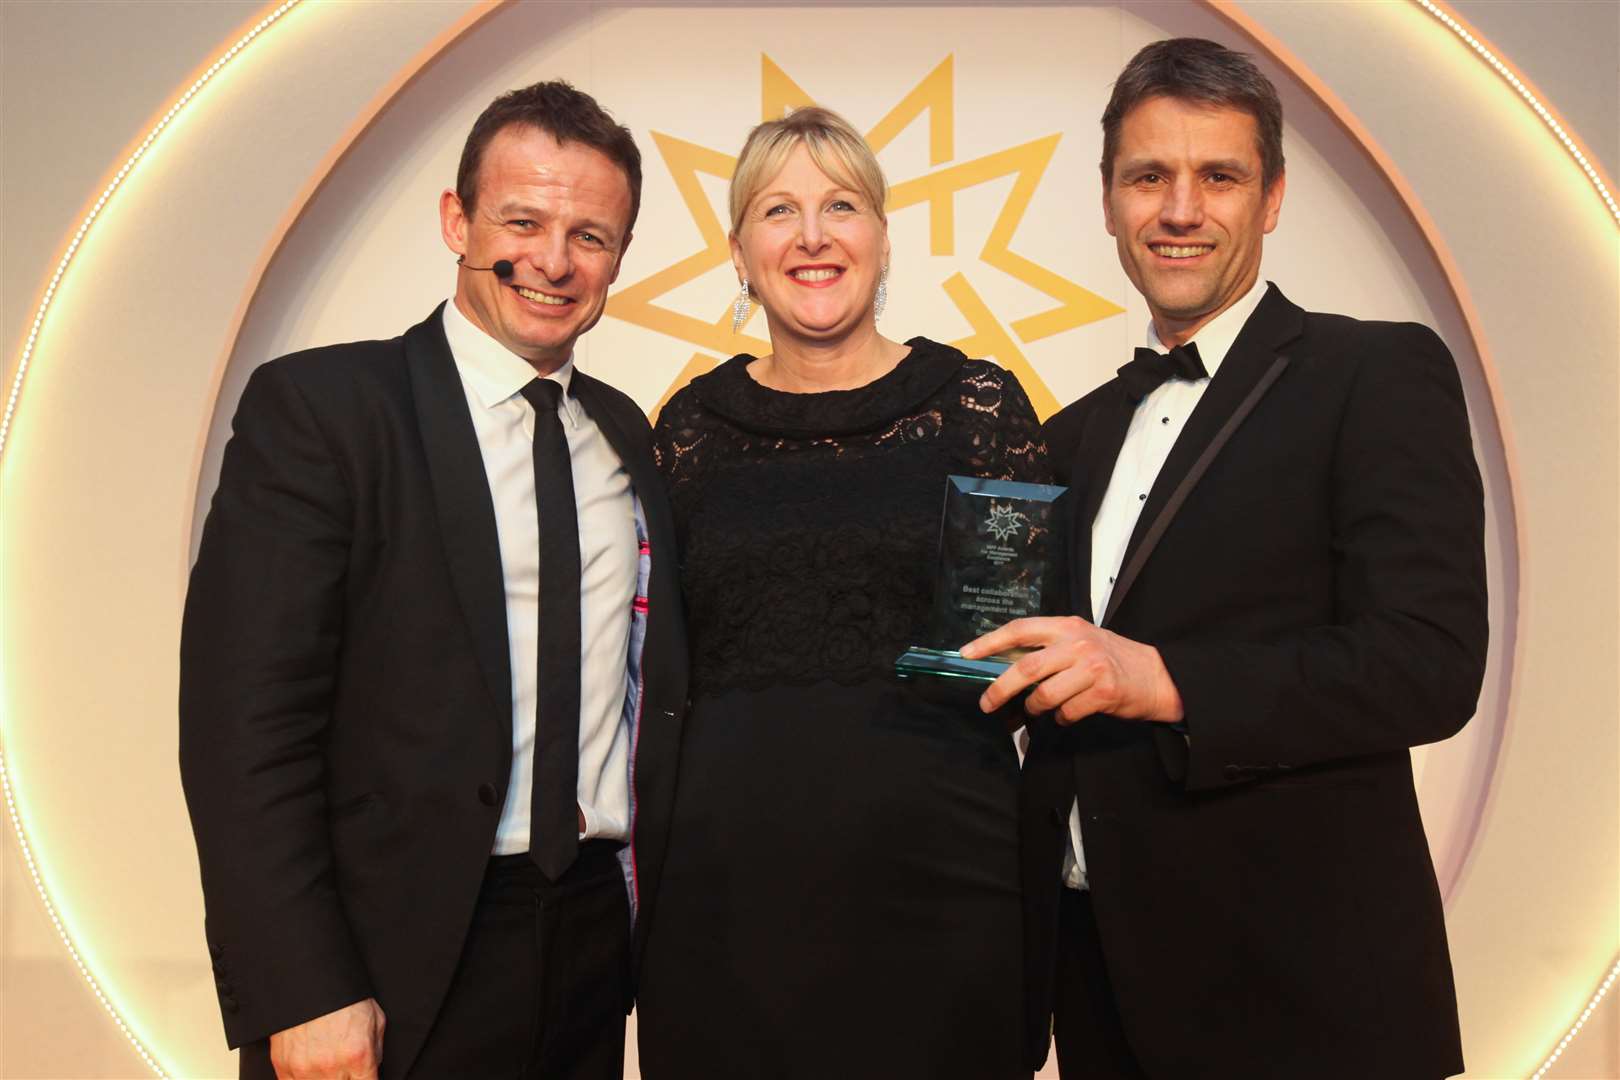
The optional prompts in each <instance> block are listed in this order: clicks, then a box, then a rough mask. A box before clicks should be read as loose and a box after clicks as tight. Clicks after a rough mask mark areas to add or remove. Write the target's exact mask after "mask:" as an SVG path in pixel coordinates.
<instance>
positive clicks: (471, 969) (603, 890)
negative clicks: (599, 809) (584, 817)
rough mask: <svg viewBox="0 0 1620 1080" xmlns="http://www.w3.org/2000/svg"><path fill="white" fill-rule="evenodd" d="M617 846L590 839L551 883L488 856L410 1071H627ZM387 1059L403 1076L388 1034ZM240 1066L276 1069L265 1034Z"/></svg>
mask: <svg viewBox="0 0 1620 1080" xmlns="http://www.w3.org/2000/svg"><path fill="white" fill-rule="evenodd" d="M622 846H623V845H622V844H619V843H616V842H611V841H605V840H593V841H587V842H585V843H584V844H582V845H581V846H580V853H579V859H578V860H577V861H576V862H575V863H574V865H573V866H572V867H570V868H569V870H568V873H567V874H565V875H564V876H563V878H562V880H561V881H558V882H556V883H555V884H553V883H552V882H550V881H548V880H546V878H545V876H544V875H543V874H541V873H540V869H539V867H537V866H535V865H534V863H533V861H531V860H530V859H529V857H528V855H498V856H496V857H494V858H492V859H490V861H489V868H488V870H487V871H486V873H485V875H484V882H483V886H482V887H481V889H480V890H479V894H478V906H477V908H476V909H475V911H474V913H473V919H472V926H471V927H470V928H469V930H468V932H467V940H466V942H465V943H464V944H463V945H462V952H461V960H460V962H459V964H458V965H457V967H456V973H455V976H454V977H453V979H452V980H451V983H450V989H449V991H448V992H447V993H446V995H445V1000H444V1004H443V1005H442V1006H441V1008H440V1009H439V1015H438V1017H437V1018H436V1019H435V1020H434V1022H433V1027H432V1029H431V1030H430V1031H429V1032H428V1037H427V1042H426V1043H425V1044H424V1046H423V1047H422V1051H421V1053H420V1054H419V1055H418V1056H417V1058H416V1061H415V1062H414V1063H413V1064H412V1065H411V1068H410V1071H409V1074H408V1075H409V1076H410V1078H411V1080H440V1078H457V1080H460V1078H471V1077H477V1078H479V1080H622V1077H623V1076H624V1025H625V1014H626V1012H627V1010H628V1007H629V1003H630V901H629V898H628V897H627V896H626V894H625V885H624V876H623V874H622V872H621V871H620V868H619V859H618V851H619V849H620V848H621V847H622ZM424 887H431V883H424ZM382 1006H383V1010H384V1012H385V1013H386V1012H387V1009H388V1005H387V1003H386V1002H383V1003H382ZM383 1062H384V1064H383V1073H382V1075H383V1076H385V1077H386V1076H390V1075H398V1073H397V1072H394V1071H393V1070H391V1069H390V1068H389V1065H390V1064H392V1063H390V1062H389V1061H388V1042H387V1035H386V1034H385V1035H384V1037H383ZM396 1067H397V1066H396ZM241 1075H242V1077H243V1080H249V1078H252V1080H260V1078H264V1080H270V1078H272V1077H273V1076H274V1072H273V1071H272V1070H271V1068H270V1064H269V1051H268V1047H267V1044H266V1043H263V1042H261V1043H257V1044H254V1045H252V1046H245V1047H243V1048H242V1071H241Z"/></svg>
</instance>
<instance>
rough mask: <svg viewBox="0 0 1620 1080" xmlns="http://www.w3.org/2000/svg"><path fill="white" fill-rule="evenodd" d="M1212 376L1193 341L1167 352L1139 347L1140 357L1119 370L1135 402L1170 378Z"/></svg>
mask: <svg viewBox="0 0 1620 1080" xmlns="http://www.w3.org/2000/svg"><path fill="white" fill-rule="evenodd" d="M1207 378H1209V372H1207V371H1205V370H1204V362H1203V361H1202V360H1200V359H1199V358H1198V346H1197V345H1196V344H1195V343H1193V342H1191V341H1189V342H1187V344H1185V345H1177V346H1176V347H1175V348H1173V349H1171V350H1170V351H1169V352H1167V353H1161V352H1154V351H1153V350H1152V349H1137V350H1136V359H1135V360H1132V361H1131V362H1130V363H1128V364H1126V365H1125V366H1124V367H1122V368H1120V369H1119V381H1120V385H1122V386H1124V387H1125V393H1127V394H1129V395H1130V398H1131V400H1132V401H1136V402H1140V401H1141V400H1142V399H1143V398H1145V397H1147V396H1148V395H1149V394H1151V393H1153V391H1155V390H1157V389H1158V388H1159V387H1160V386H1161V385H1163V384H1164V383H1165V382H1166V381H1167V380H1169V379H1187V380H1189V381H1193V382H1196V381H1197V380H1199V379H1207Z"/></svg>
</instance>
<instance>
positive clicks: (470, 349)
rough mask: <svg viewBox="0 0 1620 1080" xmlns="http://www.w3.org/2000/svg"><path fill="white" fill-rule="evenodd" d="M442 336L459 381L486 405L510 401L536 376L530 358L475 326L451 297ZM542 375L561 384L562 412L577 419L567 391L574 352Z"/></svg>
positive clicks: (571, 382) (570, 378) (574, 403)
mask: <svg viewBox="0 0 1620 1080" xmlns="http://www.w3.org/2000/svg"><path fill="white" fill-rule="evenodd" d="M444 336H445V340H447V341H448V342H449V343H450V355H451V356H452V357H454V358H455V361H456V370H458V371H459V372H460V373H461V378H462V381H463V382H465V383H466V384H467V385H468V386H469V387H471V388H472V392H473V394H474V395H475V396H476V397H477V398H478V400H479V402H480V403H482V404H483V406H484V408H486V409H493V408H495V407H496V406H497V405H501V404H503V403H505V402H507V401H510V400H511V399H512V398H514V397H516V396H517V394H518V391H520V390H522V389H523V388H524V387H525V386H527V385H529V383H531V382H533V381H534V379H535V371H534V368H533V367H532V366H530V364H529V362H528V361H527V360H525V359H523V357H521V356H519V355H517V354H516V353H514V352H512V351H511V350H510V349H508V348H507V347H506V346H504V345H502V344H501V343H500V342H498V341H496V340H495V339H494V338H492V337H490V336H489V335H488V334H486V333H484V331H482V330H480V329H479V328H478V327H476V326H474V325H473V322H472V320H471V319H469V318H467V316H466V315H464V314H462V312H461V309H460V308H458V307H456V301H455V298H454V297H452V298H451V299H450V300H449V301H447V302H446V303H445V305H444ZM545 378H547V379H551V380H553V381H554V382H557V383H560V384H561V385H562V389H563V397H562V400H563V412H564V413H565V414H566V415H567V416H568V418H569V419H570V420H577V419H578V417H577V416H576V415H575V414H574V410H575V409H576V408H578V404H577V403H576V402H575V401H574V399H573V398H572V397H571V396H570V395H569V393H568V390H569V388H570V387H571V386H572V385H573V381H574V357H573V355H572V354H570V355H569V357H568V361H567V362H566V363H564V364H563V366H562V367H560V368H558V369H557V370H556V371H553V372H552V373H551V374H550V375H547V376H545Z"/></svg>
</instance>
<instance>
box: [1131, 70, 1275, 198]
mask: <svg viewBox="0 0 1620 1080" xmlns="http://www.w3.org/2000/svg"><path fill="white" fill-rule="evenodd" d="M1156 97H1169V98H1176V99H1177V100H1179V101H1191V102H1198V103H1200V104H1204V105H1218V106H1223V107H1225V108H1229V109H1240V110H1242V111H1243V112H1246V113H1248V114H1249V115H1250V116H1252V117H1254V123H1255V127H1256V128H1257V129H1258V130H1259V135H1260V165H1261V172H1262V176H1263V179H1264V184H1265V186H1266V187H1267V188H1269V187H1271V185H1272V182H1273V181H1275V180H1276V179H1277V178H1278V177H1279V176H1281V175H1282V172H1283V148H1282V102H1281V101H1279V100H1278V99H1277V88H1276V87H1275V86H1273V85H1272V84H1271V80H1270V79H1268V78H1266V77H1265V75H1263V74H1261V72H1260V69H1259V68H1257V67H1255V65H1254V61H1252V60H1250V59H1249V57H1248V55H1247V54H1245V53H1240V52H1236V51H1234V50H1232V49H1228V48H1227V47H1226V46H1224V45H1221V44H1218V43H1216V42H1213V41H1207V40H1205V39H1204V38H1167V39H1165V40H1164V41H1155V42H1154V43H1153V44H1151V45H1149V46H1147V47H1146V48H1144V49H1142V50H1141V51H1140V52H1138V53H1137V54H1136V55H1135V56H1133V57H1131V62H1130V63H1128V64H1126V65H1125V70H1124V71H1122V72H1120V73H1119V78H1118V79H1116V80H1114V93H1113V95H1112V96H1111V97H1109V99H1108V107H1107V108H1106V109H1104V110H1103V115H1102V128H1103V155H1102V174H1103V182H1104V183H1107V182H1108V181H1110V180H1112V179H1113V177H1114V155H1115V154H1116V153H1118V152H1119V129H1120V127H1121V125H1123V124H1124V122H1125V115H1126V114H1127V113H1129V112H1130V111H1131V110H1132V109H1134V108H1136V107H1137V106H1138V105H1140V104H1142V103H1143V102H1145V101H1147V100H1148V99H1149V98H1156Z"/></svg>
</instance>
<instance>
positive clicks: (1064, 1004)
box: [1052, 888, 1147, 1080]
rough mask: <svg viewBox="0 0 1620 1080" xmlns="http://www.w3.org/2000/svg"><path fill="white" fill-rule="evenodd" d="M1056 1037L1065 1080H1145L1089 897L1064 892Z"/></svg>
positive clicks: (1060, 1071)
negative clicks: (1111, 981) (1128, 1036)
mask: <svg viewBox="0 0 1620 1080" xmlns="http://www.w3.org/2000/svg"><path fill="white" fill-rule="evenodd" d="M1058 903H1059V906H1058V955H1057V987H1056V994H1055V996H1054V999H1053V1003H1052V1034H1053V1038H1054V1041H1055V1042H1056V1043H1057V1057H1058V1075H1059V1076H1061V1077H1063V1078H1064V1080H1147V1073H1145V1072H1143V1071H1142V1066H1141V1065H1140V1064H1139V1063H1138V1062H1137V1060H1136V1055H1135V1054H1133V1053H1132V1052H1131V1046H1130V1043H1129V1042H1127V1041H1126V1039H1125V1027H1124V1024H1123V1023H1122V1022H1121V1020H1120V1018H1119V1004H1118V1002H1117V1001H1115V999H1114V989H1113V987H1112V986H1111V985H1109V982H1108V968H1107V965H1106V964H1105V963H1104V962H1103V951H1102V939H1101V937H1099V936H1098V933H1097V920H1096V917H1095V916H1094V915H1093V914H1092V911H1091V893H1090V892H1081V891H1078V890H1075V889H1070V888H1064V889H1063V898H1062V899H1061V900H1060V901H1059V902H1058Z"/></svg>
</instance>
